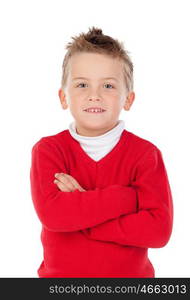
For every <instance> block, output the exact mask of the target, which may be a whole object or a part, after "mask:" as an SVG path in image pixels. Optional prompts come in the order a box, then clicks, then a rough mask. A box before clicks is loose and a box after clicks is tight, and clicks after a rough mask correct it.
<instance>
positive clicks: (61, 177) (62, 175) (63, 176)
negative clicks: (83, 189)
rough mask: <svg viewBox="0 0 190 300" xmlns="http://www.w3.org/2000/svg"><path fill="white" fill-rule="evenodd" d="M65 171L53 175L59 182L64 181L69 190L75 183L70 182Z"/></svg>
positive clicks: (73, 187) (72, 188)
mask: <svg viewBox="0 0 190 300" xmlns="http://www.w3.org/2000/svg"><path fill="white" fill-rule="evenodd" d="M66 175H67V174H65V173H58V175H57V176H55V177H56V178H57V179H58V180H59V181H60V182H62V183H64V184H65V185H66V186H67V187H68V188H69V189H70V191H72V190H74V189H75V185H74V184H73V183H72V181H71V180H70V178H69V177H67V176H66Z"/></svg>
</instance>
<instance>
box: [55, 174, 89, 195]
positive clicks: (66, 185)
mask: <svg viewBox="0 0 190 300" xmlns="http://www.w3.org/2000/svg"><path fill="white" fill-rule="evenodd" d="M55 178H56V179H55V180H54V183H56V184H57V186H58V188H59V189H60V190H61V191H62V192H74V191H75V190H76V189H78V190H79V191H80V192H84V191H86V190H85V189H83V187H82V186H80V184H79V183H78V182H77V181H76V179H75V178H74V177H72V176H71V175H69V174H66V173H56V174H55Z"/></svg>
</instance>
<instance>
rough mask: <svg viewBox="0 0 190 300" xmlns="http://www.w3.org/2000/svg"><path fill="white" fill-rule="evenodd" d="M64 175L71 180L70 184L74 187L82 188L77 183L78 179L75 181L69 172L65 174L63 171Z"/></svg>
mask: <svg viewBox="0 0 190 300" xmlns="http://www.w3.org/2000/svg"><path fill="white" fill-rule="evenodd" d="M64 175H65V176H66V177H67V178H68V179H69V180H70V181H71V182H72V184H73V185H74V186H75V187H76V188H82V187H81V186H80V184H79V183H78V181H77V180H76V179H75V178H74V177H72V176H71V175H69V174H65V173H64Z"/></svg>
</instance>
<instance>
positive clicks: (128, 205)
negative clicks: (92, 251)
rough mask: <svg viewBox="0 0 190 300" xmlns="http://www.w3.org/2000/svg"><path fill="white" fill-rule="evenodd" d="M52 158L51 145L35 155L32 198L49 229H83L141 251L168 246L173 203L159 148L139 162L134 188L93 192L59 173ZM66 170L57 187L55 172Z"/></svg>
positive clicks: (37, 149) (35, 150) (115, 187)
mask: <svg viewBox="0 0 190 300" xmlns="http://www.w3.org/2000/svg"><path fill="white" fill-rule="evenodd" d="M54 151H55V149H54ZM51 153H53V152H52V145H49V144H43V143H39V144H38V145H36V146H35V147H34V148H33V152H32V155H33V156H32V157H33V160H32V167H31V189H32V197H33V202H34V206H35V208H36V211H37V214H38V216H39V218H40V220H41V222H42V223H43V225H44V226H45V227H47V228H48V229H49V230H52V231H64V232H69V231H76V230H82V231H83V232H84V234H85V235H86V237H87V238H90V239H94V240H99V241H104V242H114V243H117V244H121V245H129V246H136V247H147V248H148V247H152V248H157V247H163V246H164V245H165V244H166V243H167V242H168V240H169V238H170V235H171V231H172V223H173V204H172V195H171V190H170V186H169V182H168V177H167V173H166V169H165V166H164V163H163V159H162V155H161V152H160V150H159V149H158V148H156V147H155V148H153V149H151V150H150V151H148V152H147V153H146V155H145V156H144V157H143V158H142V159H141V160H140V161H139V163H138V165H137V173H136V178H135V180H134V181H133V184H132V186H131V187H127V186H122V185H111V186H108V187H106V188H105V189H98V188H96V189H95V190H90V191H85V190H84V189H83V187H81V186H80V184H79V183H78V182H77V181H76V179H74V178H73V177H72V176H68V175H67V174H66V169H63V167H62V169H61V170H60V167H59V163H58V162H57V164H56V161H55V158H54V157H53V156H51ZM56 157H57V160H58V156H56ZM60 159H61V158H60ZM44 164H45V166H46V168H47V169H44ZM45 170H47V171H45ZM50 170H51V172H50ZM63 170H64V172H65V174H64V175H63V174H59V175H58V177H57V180H58V181H57V182H53V181H54V179H55V178H54V175H55V173H59V172H62V171H63ZM55 183H56V184H55ZM56 185H57V186H56ZM57 188H58V189H57ZM76 188H77V189H76ZM67 189H69V190H70V191H71V192H68V191H67V192H66V190H67ZM60 190H61V191H60ZM64 191H65V192H64Z"/></svg>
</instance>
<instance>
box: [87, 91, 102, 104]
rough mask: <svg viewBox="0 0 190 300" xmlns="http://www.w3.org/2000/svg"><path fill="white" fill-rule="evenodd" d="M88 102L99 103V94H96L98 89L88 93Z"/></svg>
mask: <svg viewBox="0 0 190 300" xmlns="http://www.w3.org/2000/svg"><path fill="white" fill-rule="evenodd" d="M88 100H89V101H94V100H95V101H96V100H97V101H100V96H99V93H98V88H97V89H92V90H91V91H90V94H89V96H88Z"/></svg>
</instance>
